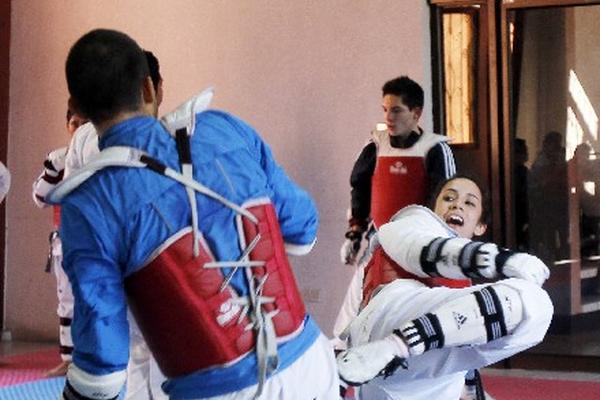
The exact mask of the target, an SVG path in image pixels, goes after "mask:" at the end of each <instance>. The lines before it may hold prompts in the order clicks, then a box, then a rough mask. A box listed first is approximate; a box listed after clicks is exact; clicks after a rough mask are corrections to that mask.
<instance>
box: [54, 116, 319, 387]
mask: <svg viewBox="0 0 600 400" xmlns="http://www.w3.org/2000/svg"><path fill="white" fill-rule="evenodd" d="M195 121H196V126H195V130H194V134H193V136H192V137H191V143H190V145H191V153H192V154H191V156H192V162H193V168H194V179H196V180H198V181H199V182H200V183H202V184H203V185H205V186H207V187H209V188H210V189H212V190H214V191H215V192H217V193H219V194H221V195H222V196H224V197H226V198H227V199H229V200H230V201H233V202H235V203H237V204H242V203H244V202H245V201H247V200H251V199H256V198H261V197H268V198H269V199H270V200H271V201H272V203H273V205H274V207H275V210H276V212H277V217H278V219H279V223H280V227H281V233H282V235H283V239H284V241H285V242H289V243H294V244H297V245H310V244H311V243H313V242H314V240H315V238H316V232H317V228H318V223H319V219H318V213H317V209H316V205H315V203H314V201H313V200H312V198H311V197H310V196H309V195H308V193H306V192H305V191H304V190H303V189H302V188H300V187H299V186H298V185H296V184H295V183H294V182H293V181H292V180H291V179H289V177H288V176H287V175H286V173H285V171H284V170H283V169H282V168H281V167H280V166H279V165H278V164H277V162H276V161H275V159H274V158H273V155H272V153H271V150H270V148H269V146H268V145H267V144H266V143H265V142H264V141H263V140H262V139H261V138H260V136H259V135H258V134H257V133H256V131H255V130H254V129H253V128H252V127H250V126H249V125H248V124H246V123H245V122H243V121H241V120H240V119H238V118H236V117H234V116H232V115H229V114H227V113H224V112H219V111H205V112H202V113H199V114H197V115H196V118H195ZM98 144H99V148H100V149H101V150H102V149H104V148H107V147H112V146H129V147H135V148H138V149H140V150H143V151H144V152H145V153H147V154H148V155H149V156H151V157H153V158H156V159H157V160H160V161H161V162H162V163H163V164H165V165H167V166H169V167H171V168H173V169H175V170H179V158H178V155H177V150H176V144H175V140H174V139H173V137H172V136H170V135H169V133H168V132H167V131H166V129H165V128H164V127H163V126H162V125H161V123H160V122H159V121H158V120H156V119H155V118H151V117H135V118H131V119H129V120H127V121H124V122H121V123H119V124H117V125H115V126H113V127H112V128H110V129H109V130H108V131H106V132H105V133H104V134H103V135H102V136H101V137H100V138H99V143H98ZM196 200H197V207H198V211H199V215H200V230H201V232H202V234H203V236H204V238H205V239H206V242H207V244H208V246H209V247H210V249H211V251H212V253H213V254H214V256H215V258H216V259H217V260H222V261H223V260H237V259H238V258H239V257H240V254H241V249H240V244H239V242H238V231H237V227H236V224H235V218H236V213H235V212H234V211H233V210H231V209H229V208H228V207H225V206H223V205H222V204H221V203H219V202H216V201H215V200H213V199H211V198H208V197H207V196H204V195H201V194H196ZM61 206H62V214H61V228H60V229H61V230H60V235H61V237H62V238H63V254H64V261H63V265H64V269H65V272H66V273H67V275H68V277H69V280H70V282H71V285H72V288H73V295H74V297H75V307H74V317H73V325H72V335H73V340H74V342H75V343H74V344H75V350H74V353H73V362H74V363H75V365H77V366H78V367H79V368H81V369H82V370H84V371H85V372H87V373H90V374H93V375H105V374H108V373H112V372H116V371H121V370H124V369H125V368H126V366H127V361H128V358H129V332H128V331H129V329H128V328H129V326H128V321H127V299H126V294H125V290H124V287H123V281H124V279H125V278H126V277H127V276H129V275H130V274H132V273H134V272H136V271H137V270H139V269H140V268H142V267H143V266H144V264H145V262H146V260H147V259H148V257H149V256H150V255H151V254H152V252H153V251H154V250H155V249H156V248H158V247H159V246H160V245H161V244H162V243H164V241H165V240H166V239H168V238H169V237H171V236H172V235H173V234H175V233H176V232H178V231H180V230H181V229H183V228H185V227H187V226H189V225H190V221H191V210H190V209H189V202H188V198H187V193H186V191H185V188H184V187H183V186H182V185H181V184H179V183H177V182H175V181H174V180H172V179H169V178H167V177H164V176H161V175H159V174H157V173H155V172H152V171H150V170H148V169H146V168H127V167H109V168H104V169H102V170H100V171H98V172H96V173H95V174H94V175H93V176H91V177H90V178H89V179H88V180H86V181H85V182H83V183H82V184H81V185H80V186H78V187H77V188H75V190H73V191H72V192H71V193H70V194H69V195H68V196H66V197H65V198H64V199H63V200H62V202H61ZM228 271H229V270H228V269H224V271H223V272H224V274H227V273H228ZM231 286H232V287H233V288H234V289H235V290H236V291H237V292H238V294H240V295H245V294H246V293H247V292H248V285H247V281H246V276H245V273H244V271H243V269H242V268H240V269H239V270H238V272H237V273H236V274H234V277H233V279H232V280H231ZM149 290H152V289H151V288H149ZM318 332H319V330H318V327H317V326H316V324H315V323H314V322H313V321H312V320H311V319H310V318H309V319H307V325H306V328H305V331H304V332H302V333H301V334H300V335H299V336H298V337H296V338H294V339H292V340H291V341H290V342H289V343H286V344H285V345H283V346H281V349H280V359H281V362H282V366H287V365H289V364H290V363H292V362H293V361H294V360H296V359H297V358H298V357H300V356H301V354H303V352H304V351H305V350H306V349H307V348H308V347H309V346H310V344H311V343H312V342H313V341H314V339H315V337H316V336H317V334H318ZM190 345H192V344H190ZM195 345H197V346H202V338H201V336H200V335H199V337H198V343H197V344H195ZM240 362H241V363H243V364H242V365H241V366H238V365H237V364H236V365H233V366H231V367H228V368H221V369H220V370H218V371H214V372H211V373H204V374H199V375H198V376H194V377H195V378H190V377H185V378H183V377H181V378H179V377H178V378H177V379H174V380H173V381H172V383H171V384H170V386H172V388H171V390H173V391H177V392H178V391H180V390H183V389H181V388H180V387H179V385H180V384H181V385H184V386H185V387H186V389H185V392H186V393H188V390H189V393H191V392H192V391H193V392H194V393H203V392H205V391H208V392H210V391H213V390H216V391H220V393H226V391H227V390H230V389H231V388H229V387H226V388H225V389H223V388H224V385H223V379H225V380H226V381H227V380H231V381H234V380H235V381H236V382H237V383H236V384H235V385H237V386H235V387H238V386H239V387H248V386H251V385H253V384H255V383H256V379H257V378H256V377H257V374H256V372H255V370H256V366H255V364H256V359H255V357H246V358H245V359H243V360H241V361H240ZM242 370H244V371H246V372H245V373H241V372H240V371H242ZM209 378H210V379H213V378H214V379H216V381H210V379H209ZM222 378H223V379H222ZM217 387H218V388H217ZM207 388H209V389H207Z"/></svg>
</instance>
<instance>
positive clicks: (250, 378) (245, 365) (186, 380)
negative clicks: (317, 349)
mask: <svg viewBox="0 0 600 400" xmlns="http://www.w3.org/2000/svg"><path fill="white" fill-rule="evenodd" d="M320 334H321V332H320V330H319V327H318V326H317V324H316V323H315V321H314V320H313V319H312V318H311V317H310V316H307V317H306V320H305V327H304V330H303V331H302V333H301V334H300V335H299V336H298V337H296V338H294V340H291V341H289V342H286V343H283V344H281V345H279V346H278V347H277V350H278V353H279V369H278V371H279V372H281V371H283V370H284V369H285V368H287V367H289V366H290V365H291V364H292V363H293V362H294V361H296V360H297V359H298V358H300V357H301V356H302V354H304V353H305V352H306V351H307V350H308V349H309V347H311V346H312V345H313V344H314V343H315V342H316V340H317V338H318V337H319V335H320ZM256 365H257V364H256V354H255V353H251V354H249V355H248V356H246V357H245V358H244V359H242V360H240V361H239V362H237V363H236V364H235V365H234V366H232V367H229V368H226V369H225V368H217V369H213V370H211V371H207V372H198V373H193V374H190V375H187V376H184V377H180V378H175V379H170V380H168V381H167V382H166V383H165V384H163V390H164V391H165V393H167V394H168V395H169V398H170V399H171V400H190V399H197V398H205V397H212V396H218V395H222V394H226V393H231V392H236V391H239V390H242V389H245V388H247V387H250V386H253V385H256V384H257V383H258V381H257V376H258V372H257V369H256ZM199 388H200V389H201V390H200V391H199Z"/></svg>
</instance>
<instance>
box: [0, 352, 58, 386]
mask: <svg viewBox="0 0 600 400" xmlns="http://www.w3.org/2000/svg"><path fill="white" fill-rule="evenodd" d="M59 362H60V356H59V354H58V351H57V350H55V349H52V350H44V351H38V352H35V353H25V354H18V355H14V356H7V357H1V358H0V387H4V386H10V385H15V384H18V383H24V382H31V381H35V380H37V379H42V378H44V372H45V371H47V370H48V369H50V368H52V367H54V366H56V365H57V364H58V363H59Z"/></svg>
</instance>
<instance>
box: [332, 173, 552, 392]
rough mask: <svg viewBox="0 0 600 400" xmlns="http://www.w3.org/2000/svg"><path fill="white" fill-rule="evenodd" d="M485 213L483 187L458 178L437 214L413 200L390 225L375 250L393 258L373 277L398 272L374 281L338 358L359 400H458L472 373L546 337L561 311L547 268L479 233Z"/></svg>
mask: <svg viewBox="0 0 600 400" xmlns="http://www.w3.org/2000/svg"><path fill="white" fill-rule="evenodd" d="M483 211H484V201H483V195H482V191H481V189H480V188H479V187H478V186H477V184H476V183H475V182H474V181H473V180H471V179H469V178H465V177H454V178H451V179H450V180H448V181H447V182H446V183H445V184H444V185H443V186H442V189H441V191H440V193H439V195H438V196H437V197H436V201H435V207H434V212H435V213H434V212H432V211H431V210H429V209H427V208H425V207H421V206H408V207H406V208H404V209H402V210H401V211H399V212H398V213H397V214H396V215H395V216H394V217H392V219H391V221H390V222H389V223H387V224H384V225H383V226H381V228H380V230H379V232H378V234H377V239H376V240H377V243H378V244H377V245H376V246H379V248H378V249H376V250H374V257H377V256H380V257H386V259H387V260H389V262H388V263H387V266H386V267H385V268H382V269H381V272H382V274H379V275H378V274H376V273H375V274H370V276H371V278H373V277H375V278H373V279H379V278H377V277H378V276H380V277H381V275H384V274H387V273H394V272H393V271H397V274H398V275H399V278H398V279H392V280H391V281H390V280H389V279H387V278H386V279H387V281H386V279H382V280H381V281H382V282H387V283H386V284H384V285H380V286H377V285H373V281H372V280H371V281H370V285H366V286H369V287H370V288H372V291H371V292H368V293H364V296H363V307H364V308H363V309H362V310H361V312H360V313H359V315H358V317H357V318H356V319H355V320H354V321H353V322H352V323H351V324H350V326H349V327H348V328H347V329H346V332H345V334H346V335H348V338H349V342H350V348H349V349H348V350H346V351H344V352H342V353H340V354H339V355H338V358H337V361H338V368H339V373H340V377H341V378H342V380H343V381H345V382H346V383H348V384H350V385H353V386H361V385H362V386H361V387H360V390H359V398H360V399H369V400H383V399H402V400H405V399H410V400H419V399H439V400H456V399H458V398H459V396H460V395H461V390H462V388H463V385H464V377H465V372H466V371H467V370H470V369H478V368H482V367H484V366H486V365H489V364H492V363H495V362H497V361H499V360H502V359H505V358H507V357H509V356H511V355H513V354H515V353H518V352H520V351H523V350H525V349H527V348H529V347H531V346H533V345H535V344H537V343H539V342H540V341H541V340H542V339H543V338H544V336H545V334H546V331H547V329H548V326H549V324H550V321H551V318H552V314H553V306H552V303H551V301H550V298H549V297H548V294H547V293H546V292H545V291H544V290H543V289H542V288H541V286H542V284H543V283H544V281H545V280H546V279H547V278H548V276H549V271H548V268H547V267H546V265H544V263H543V262H542V261H541V260H539V259H538V258H537V257H535V256H532V255H529V254H526V253H515V252H512V251H509V250H506V249H502V248H500V247H498V246H497V245H495V244H493V243H484V242H476V241H472V240H470V238H471V237H472V236H473V235H474V234H477V235H481V234H483V232H484V231H485V229H486V225H485V224H484V223H483V222H482V219H481V218H482V214H483ZM378 253H379V254H378ZM391 271H392V272H391ZM366 274H367V275H369V271H367V273H366ZM441 277H443V278H450V279H465V278H484V279H498V278H503V279H501V280H499V281H497V282H495V283H486V284H481V285H476V286H471V287H467V288H461V289H457V288H448V287H435V285H434V284H431V280H435V279H439V278H441Z"/></svg>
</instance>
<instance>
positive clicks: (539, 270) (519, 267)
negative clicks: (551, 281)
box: [502, 253, 550, 286]
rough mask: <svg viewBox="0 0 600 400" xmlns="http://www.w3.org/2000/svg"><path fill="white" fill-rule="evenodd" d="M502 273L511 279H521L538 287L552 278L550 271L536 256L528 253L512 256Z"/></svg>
mask: <svg viewBox="0 0 600 400" xmlns="http://www.w3.org/2000/svg"><path fill="white" fill-rule="evenodd" d="M502 273H503V274H504V275H505V276H507V277H509V278H520V279H524V280H526V281H529V282H531V283H535V284H536V285H538V286H542V284H543V283H544V282H545V281H546V279H548V278H549V277H550V270H549V269H548V267H547V266H546V264H544V263H543V262H542V260H540V259H539V258H537V257H536V256H533V255H531V254H527V253H515V254H513V255H512V256H510V257H509V258H508V259H507V260H506V262H505V263H504V266H503V267H502Z"/></svg>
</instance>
